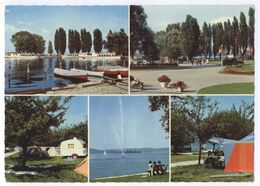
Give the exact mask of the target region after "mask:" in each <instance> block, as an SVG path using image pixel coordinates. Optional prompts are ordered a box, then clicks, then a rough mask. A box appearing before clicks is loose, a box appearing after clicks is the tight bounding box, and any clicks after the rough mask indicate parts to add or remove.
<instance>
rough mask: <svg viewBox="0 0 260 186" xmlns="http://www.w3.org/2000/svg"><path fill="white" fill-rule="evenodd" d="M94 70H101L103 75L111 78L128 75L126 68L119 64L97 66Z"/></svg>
mask: <svg viewBox="0 0 260 186" xmlns="http://www.w3.org/2000/svg"><path fill="white" fill-rule="evenodd" d="M96 71H99V72H100V71H102V72H104V75H105V76H108V77H112V78H117V77H118V76H121V77H128V68H125V67H121V66H98V67H97V69H96Z"/></svg>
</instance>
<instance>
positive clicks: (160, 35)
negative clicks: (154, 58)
mask: <svg viewBox="0 0 260 186" xmlns="http://www.w3.org/2000/svg"><path fill="white" fill-rule="evenodd" d="M154 41H155V43H156V44H157V47H158V49H159V50H160V55H161V56H167V51H166V47H165V42H166V32H165V31H160V32H156V33H155V35H154Z"/></svg>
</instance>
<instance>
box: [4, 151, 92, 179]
mask: <svg viewBox="0 0 260 186" xmlns="http://www.w3.org/2000/svg"><path fill="white" fill-rule="evenodd" d="M83 159H84V158H78V159H77V160H71V161H66V160H63V159H62V158H60V157H53V158H47V159H40V160H36V159H35V160H28V162H27V166H32V165H34V166H35V165H55V166H54V167H51V168H27V170H30V171H37V172H39V174H37V175H15V174H7V173H6V174H5V178H6V181H7V182H87V181H88V178H87V177H84V176H82V175H81V174H78V173H76V172H75V171H73V169H74V168H75V167H76V166H77V165H79V163H80V162H81V161H82V160H83ZM17 162H18V155H14V156H11V157H8V158H5V169H6V170H7V169H9V166H11V165H17V164H18V163H17Z"/></svg>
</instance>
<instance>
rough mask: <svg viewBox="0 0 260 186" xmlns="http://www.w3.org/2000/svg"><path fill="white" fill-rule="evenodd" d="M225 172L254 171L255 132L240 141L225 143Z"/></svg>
mask: <svg viewBox="0 0 260 186" xmlns="http://www.w3.org/2000/svg"><path fill="white" fill-rule="evenodd" d="M223 147H224V154H225V169H224V172H254V133H250V134H249V135H247V136H246V137H244V138H242V139H240V140H239V141H235V142H230V143H225V144H223Z"/></svg>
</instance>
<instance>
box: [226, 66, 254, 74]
mask: <svg viewBox="0 0 260 186" xmlns="http://www.w3.org/2000/svg"><path fill="white" fill-rule="evenodd" d="M227 70H236V71H242V72H254V71H255V67H254V65H244V66H242V67H226V68H224V72H225V71H227Z"/></svg>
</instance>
